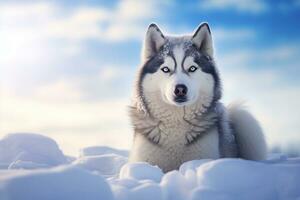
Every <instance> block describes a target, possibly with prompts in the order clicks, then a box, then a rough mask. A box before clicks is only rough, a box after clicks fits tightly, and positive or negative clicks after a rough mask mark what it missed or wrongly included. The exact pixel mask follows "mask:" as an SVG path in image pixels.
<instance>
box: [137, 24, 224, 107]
mask: <svg viewBox="0 0 300 200" xmlns="http://www.w3.org/2000/svg"><path fill="white" fill-rule="evenodd" d="M142 60H143V65H142V69H141V74H140V76H139V81H138V84H139V93H140V95H141V97H143V98H150V97H151V96H152V97H153V96H155V97H156V99H157V98H159V99H161V100H162V101H163V102H165V103H167V104H169V105H174V106H178V107H181V106H188V105H192V104H194V103H195V102H202V103H203V105H209V104H211V102H213V101H216V100H218V99H219V98H220V96H221V91H220V80H219V76H218V73H217V70H216V68H215V65H214V61H213V44H212V37H211V32H210V28H209V26H208V24H207V23H203V24H201V25H200V26H199V27H198V28H197V29H196V31H195V32H194V34H193V35H189V36H180V37H178V36H176V37H174V36H165V35H164V34H163V33H162V32H161V31H160V29H159V28H158V26H157V25H155V24H151V25H150V26H149V28H148V30H147V34H146V38H145V42H144V47H143V51H142ZM152 101H153V100H152Z"/></svg>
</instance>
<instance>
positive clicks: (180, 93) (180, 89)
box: [174, 84, 188, 103]
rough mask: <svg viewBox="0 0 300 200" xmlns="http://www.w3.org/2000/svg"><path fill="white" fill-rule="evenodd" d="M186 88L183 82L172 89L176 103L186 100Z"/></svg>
mask: <svg viewBox="0 0 300 200" xmlns="http://www.w3.org/2000/svg"><path fill="white" fill-rule="evenodd" d="M187 92H188V88H187V87H186V86H185V85H183V84H178V85H176V86H175V89H174V95H175V96H174V101H175V102H177V103H183V102H186V101H187Z"/></svg>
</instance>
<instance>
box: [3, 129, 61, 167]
mask: <svg viewBox="0 0 300 200" xmlns="http://www.w3.org/2000/svg"><path fill="white" fill-rule="evenodd" d="M66 162H67V159H66V157H65V156H64V155H63V153H62V151H61V150H60V149H59V147H58V145H57V144H56V142H55V141H54V140H52V139H50V138H48V137H45V136H42V135H38V134H28V133H15V134H8V135H6V136H5V137H4V138H3V139H2V140H0V163H1V167H2V168H6V167H8V166H10V167H11V168H23V165H22V164H24V168H28V166H30V167H29V168H38V167H40V166H57V165H61V164H65V163H66ZM35 164H36V165H35Z"/></svg>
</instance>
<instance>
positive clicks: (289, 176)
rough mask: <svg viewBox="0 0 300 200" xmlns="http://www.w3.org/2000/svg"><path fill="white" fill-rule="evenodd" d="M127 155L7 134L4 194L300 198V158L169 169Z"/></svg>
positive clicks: (0, 195) (0, 150) (159, 199)
mask: <svg viewBox="0 0 300 200" xmlns="http://www.w3.org/2000/svg"><path fill="white" fill-rule="evenodd" d="M127 156H128V152H127V151H124V150H117V149H113V148H110V147H103V146H99V147H88V148H85V149H82V150H81V152H80V156H79V157H78V158H76V159H75V160H73V161H72V160H71V161H70V159H68V157H67V156H65V155H63V153H62V151H61V150H60V149H59V147H58V145H57V144H56V142H55V141H54V140H52V139H50V138H48V137H45V136H42V135H37V134H25V133H23V134H22V133H19V134H10V135H7V136H5V137H4V138H3V139H2V140H0V166H1V170H0V199H1V200H35V199H37V200H41V199H43V200H65V199H70V200H82V199H89V200H94V199H98V200H99V199H103V200H141V199H145V200H147V199H149V200H150V199H151V200H153V199H155V200H196V199H213V200H217V199H228V200H229V199H230V200H232V199H249V200H250V199H251V200H253V199H300V158H293V159H292V158H287V157H286V156H283V155H272V156H271V157H270V159H269V160H266V161H261V162H254V161H247V160H242V159H219V160H209V159H205V160H194V161H189V162H186V163H184V164H183V165H182V166H181V167H180V169H179V170H177V171H171V172H169V173H166V174H164V173H163V172H162V170H161V169H159V168H158V167H157V166H151V165H149V164H147V163H127Z"/></svg>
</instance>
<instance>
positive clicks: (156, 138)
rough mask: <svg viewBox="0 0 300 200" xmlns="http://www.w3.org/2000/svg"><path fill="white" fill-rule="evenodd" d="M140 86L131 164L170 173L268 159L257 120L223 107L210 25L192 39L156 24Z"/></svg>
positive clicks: (150, 33)
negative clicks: (215, 162)
mask: <svg viewBox="0 0 300 200" xmlns="http://www.w3.org/2000/svg"><path fill="white" fill-rule="evenodd" d="M136 84H137V85H136V90H135V95H134V98H133V101H132V105H131V107H130V117H131V121H132V124H133V127H134V140H133V146H132V149H131V152H130V158H129V160H130V162H137V161H145V162H148V163H150V164H153V165H157V166H159V167H160V168H161V169H162V170H163V171H164V172H167V171H170V170H174V169H178V168H179V166H180V165H181V164H182V163H183V162H186V161H189V160H195V159H205V158H210V159H218V158H225V157H233V158H235V157H240V158H244V159H249V160H262V159H265V158H266V151H267V147H266V142H265V139H264V135H263V132H262V129H261V127H260V125H259V123H258V122H257V121H256V120H255V118H254V117H253V116H252V115H251V114H250V113H249V112H247V111H246V110H245V109H244V108H243V107H242V106H241V105H239V104H233V105H231V106H229V107H225V106H224V105H223V104H222V103H221V102H220V99H221V96H222V95H221V80H220V77H219V73H218V70H217V68H216V65H215V62H214V55H213V42H212V36H211V31H210V28H209V26H208V24H207V23H203V24H201V25H200V26H199V27H198V28H197V29H196V31H195V33H194V34H193V35H188V36H165V35H163V33H162V32H161V31H160V29H159V28H158V26H157V25H155V24H151V25H150V26H149V28H148V31H147V33H146V38H145V42H144V47H143V50H142V66H141V68H140V69H139V71H138V76H137V83H136Z"/></svg>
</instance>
